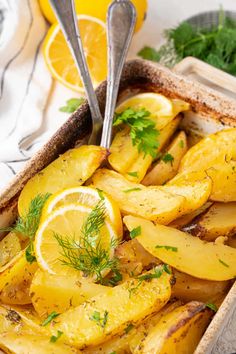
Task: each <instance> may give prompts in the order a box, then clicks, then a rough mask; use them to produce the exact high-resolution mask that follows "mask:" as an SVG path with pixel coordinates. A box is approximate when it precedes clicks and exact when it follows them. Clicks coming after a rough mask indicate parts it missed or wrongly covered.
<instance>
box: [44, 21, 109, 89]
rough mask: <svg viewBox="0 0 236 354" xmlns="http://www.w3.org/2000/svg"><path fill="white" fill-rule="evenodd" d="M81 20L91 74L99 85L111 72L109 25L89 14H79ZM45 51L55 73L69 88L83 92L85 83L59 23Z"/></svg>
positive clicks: (57, 78)
mask: <svg viewBox="0 0 236 354" xmlns="http://www.w3.org/2000/svg"><path fill="white" fill-rule="evenodd" d="M78 23H79V29H80V35H81V39H82V43H83V48H84V53H85V57H86V60H87V64H88V67H89V72H90V76H91V78H92V81H93V84H94V86H95V87H96V86H97V85H98V84H99V83H100V82H101V81H103V80H104V79H105V78H106V75H107V39H106V25H105V23H104V22H103V21H101V20H99V19H97V18H95V17H92V16H87V15H79V16H78ZM43 54H44V59H45V62H46V64H47V66H48V68H49V70H50V72H51V74H52V76H53V77H54V78H55V79H56V80H58V81H60V82H61V83H62V84H63V85H65V86H66V87H68V88H70V89H72V90H75V91H78V92H83V84H82V81H81V79H80V76H79V74H78V69H77V68H76V66H75V63H74V59H73V57H72V55H71V53H70V50H69V48H68V45H67V43H66V40H65V38H64V36H63V34H62V32H61V30H60V26H59V24H57V23H55V24H54V25H52V27H51V28H50V29H49V31H48V34H47V36H46V38H45V40H44V46H43Z"/></svg>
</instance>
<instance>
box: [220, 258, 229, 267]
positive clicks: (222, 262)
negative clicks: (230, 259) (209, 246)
mask: <svg viewBox="0 0 236 354" xmlns="http://www.w3.org/2000/svg"><path fill="white" fill-rule="evenodd" d="M219 262H220V263H221V264H223V266H225V267H227V268H229V265H228V264H227V263H225V262H224V261H222V259H219Z"/></svg>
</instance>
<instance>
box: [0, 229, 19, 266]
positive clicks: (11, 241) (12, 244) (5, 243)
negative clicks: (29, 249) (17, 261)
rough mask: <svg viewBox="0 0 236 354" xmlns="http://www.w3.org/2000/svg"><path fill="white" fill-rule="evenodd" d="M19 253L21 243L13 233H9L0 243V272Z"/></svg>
mask: <svg viewBox="0 0 236 354" xmlns="http://www.w3.org/2000/svg"><path fill="white" fill-rule="evenodd" d="M20 251H21V243H20V240H19V237H18V236H17V234H16V233H14V232H9V234H7V235H6V236H5V237H4V238H3V239H2V240H1V241H0V271H1V267H4V266H5V265H6V264H7V263H8V262H10V261H11V260H12V259H13V258H14V257H15V256H16V255H17V254H18V253H19V252H20Z"/></svg>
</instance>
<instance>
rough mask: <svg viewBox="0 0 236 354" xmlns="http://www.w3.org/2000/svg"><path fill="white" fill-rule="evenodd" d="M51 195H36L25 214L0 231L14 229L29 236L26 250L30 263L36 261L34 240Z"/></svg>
mask: <svg viewBox="0 0 236 354" xmlns="http://www.w3.org/2000/svg"><path fill="white" fill-rule="evenodd" d="M49 197H50V194H49V193H46V194H38V195H36V197H35V198H34V199H32V200H31V202H30V205H29V209H28V211H27V212H25V213H24V215H23V216H19V217H18V219H17V221H16V223H15V224H14V225H13V226H11V227H7V228H1V229H0V231H9V232H11V231H12V232H16V233H19V234H21V235H22V236H24V237H26V238H29V245H28V247H27V249H26V252H25V256H26V259H27V261H28V262H29V263H33V262H35V261H36V258H35V256H34V246H33V241H34V237H35V234H36V232H37V230H38V227H39V223H40V218H41V214H42V210H43V206H44V204H45V203H46V201H47V200H48V198H49Z"/></svg>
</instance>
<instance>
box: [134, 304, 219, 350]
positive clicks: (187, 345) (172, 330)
mask: <svg viewBox="0 0 236 354" xmlns="http://www.w3.org/2000/svg"><path fill="white" fill-rule="evenodd" d="M212 316H213V311H212V310H210V309H209V308H206V305H205V304H203V303H200V302H195V301H192V302H189V303H188V304H186V305H184V306H180V307H179V308H177V309H175V310H173V311H172V312H171V313H168V314H166V315H165V316H163V317H162V319H161V320H160V321H159V322H158V323H157V325H156V326H155V327H154V328H153V329H152V330H151V331H150V332H149V333H148V335H147V336H146V338H145V340H144V341H143V342H142V343H140V345H139V347H138V349H137V350H135V351H133V353H134V354H138V353H140V354H141V353H142V354H145V353H146V354H150V353H152V354H192V353H193V352H194V350H195V348H196V347H197V345H198V343H199V341H200V339H201V337H202V335H203V333H204V332H205V330H206V328H207V326H208V324H209V322H210V320H211V318H212Z"/></svg>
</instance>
